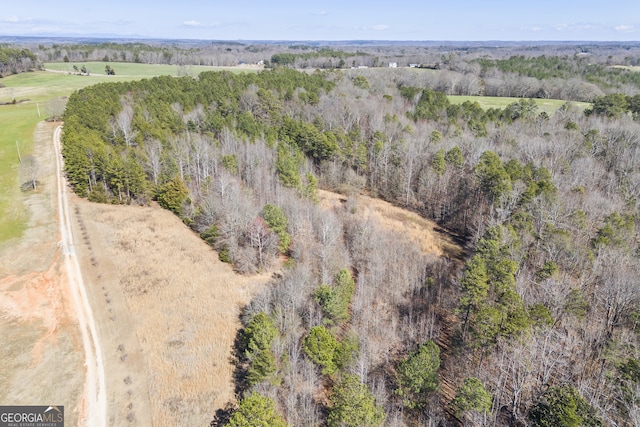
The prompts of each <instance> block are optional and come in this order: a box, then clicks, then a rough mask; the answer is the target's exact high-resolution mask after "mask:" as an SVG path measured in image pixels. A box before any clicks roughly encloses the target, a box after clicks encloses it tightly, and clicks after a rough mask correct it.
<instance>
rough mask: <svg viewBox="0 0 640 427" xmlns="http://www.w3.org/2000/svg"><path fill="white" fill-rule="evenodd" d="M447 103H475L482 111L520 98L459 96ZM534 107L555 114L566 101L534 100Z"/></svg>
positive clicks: (500, 106)
mask: <svg viewBox="0 0 640 427" xmlns="http://www.w3.org/2000/svg"><path fill="white" fill-rule="evenodd" d="M448 98H449V101H451V103H453V104H462V103H463V102H465V101H471V102H477V103H478V104H480V106H481V107H482V108H484V109H489V108H505V107H506V106H507V105H509V104H511V103H513V102H516V101H518V100H519V99H521V98H513V97H506V96H504V97H499V96H459V95H449V96H448ZM534 101H535V102H536V105H537V106H538V110H539V111H540V112H543V111H544V112H545V113H547V114H549V115H552V114H553V113H555V112H556V111H557V110H558V108H560V107H561V106H562V105H563V104H564V103H565V102H566V101H564V100H562V99H539V98H534ZM572 104H573V105H575V106H576V107H578V108H580V109H582V110H584V109H585V108H587V106H589V103H587V102H575V101H572Z"/></svg>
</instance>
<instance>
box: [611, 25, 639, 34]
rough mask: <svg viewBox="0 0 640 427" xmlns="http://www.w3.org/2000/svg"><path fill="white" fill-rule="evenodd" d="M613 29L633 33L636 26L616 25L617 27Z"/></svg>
mask: <svg viewBox="0 0 640 427" xmlns="http://www.w3.org/2000/svg"><path fill="white" fill-rule="evenodd" d="M613 29H614V30H616V31H620V32H623V33H631V32H633V30H634V26H633V25H616V26H615V27H613Z"/></svg>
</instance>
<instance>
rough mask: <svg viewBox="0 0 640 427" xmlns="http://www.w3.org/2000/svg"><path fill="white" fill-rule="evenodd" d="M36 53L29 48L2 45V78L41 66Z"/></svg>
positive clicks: (0, 65) (0, 73) (0, 61)
mask: <svg viewBox="0 0 640 427" xmlns="http://www.w3.org/2000/svg"><path fill="white" fill-rule="evenodd" d="M40 66H41V65H40V62H39V61H38V58H37V57H36V55H34V54H33V53H32V52H31V51H29V50H28V49H13V48H11V47H5V46H0V78H1V77H5V76H8V75H11V74H18V73H23V72H25V71H31V70H34V69H37V68H39V67H40Z"/></svg>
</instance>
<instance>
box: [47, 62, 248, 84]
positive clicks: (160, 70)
mask: <svg viewBox="0 0 640 427" xmlns="http://www.w3.org/2000/svg"><path fill="white" fill-rule="evenodd" d="M74 65H75V66H76V67H78V69H81V68H82V66H83V65H84V66H86V67H87V70H88V71H89V72H90V74H91V76H89V77H92V76H94V75H100V76H104V77H106V78H107V79H111V80H113V79H118V78H121V77H124V78H126V79H127V80H130V79H131V78H145V77H155V76H178V75H179V74H180V73H182V74H183V75H184V72H187V73H189V74H190V75H193V76H197V75H198V74H200V73H201V72H203V71H222V70H227V71H231V72H234V73H241V72H247V71H258V70H257V69H253V68H239V67H207V66H203V65H187V66H184V67H178V66H177V65H161V64H134V63H128V62H54V63H47V64H44V68H45V69H47V70H54V71H63V72H65V73H71V74H74V73H76V71H75V70H74V69H73V66H74ZM107 65H108V66H109V67H111V68H112V69H113V70H114V71H115V73H116V75H115V76H107V75H106V73H105V67H106V66H107Z"/></svg>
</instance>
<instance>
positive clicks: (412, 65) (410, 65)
mask: <svg viewBox="0 0 640 427" xmlns="http://www.w3.org/2000/svg"><path fill="white" fill-rule="evenodd" d="M419 65H420V64H409V68H417V67H418V66H419Z"/></svg>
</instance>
